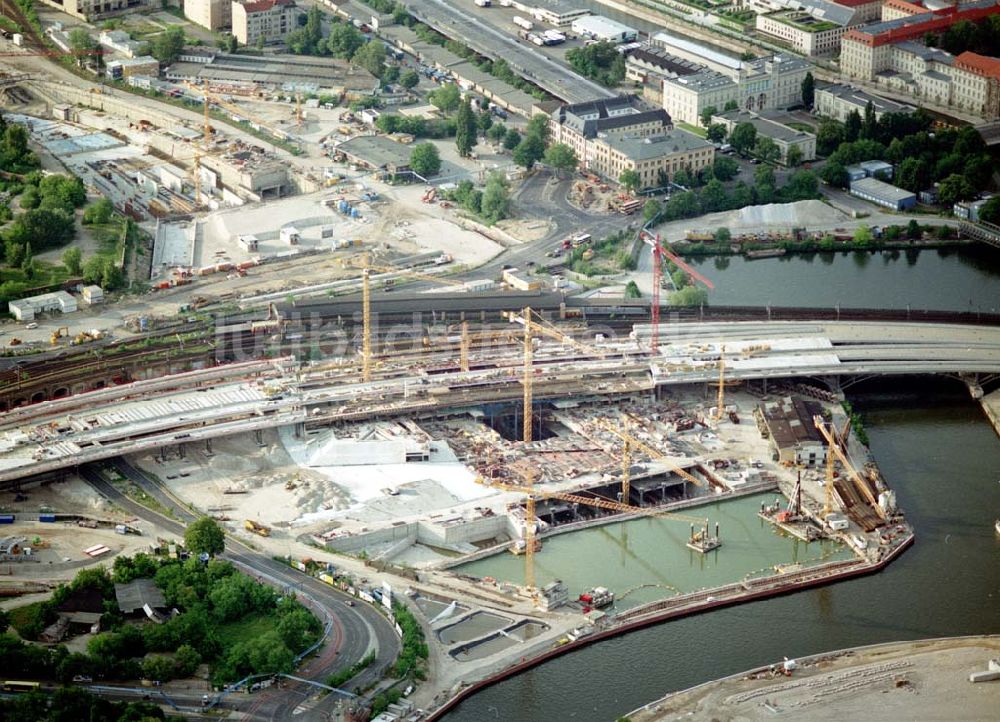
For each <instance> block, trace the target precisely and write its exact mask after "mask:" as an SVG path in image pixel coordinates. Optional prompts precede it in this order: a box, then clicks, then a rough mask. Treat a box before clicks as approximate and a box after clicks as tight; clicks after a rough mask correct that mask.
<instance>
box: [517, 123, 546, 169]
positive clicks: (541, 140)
mask: <svg viewBox="0 0 1000 722" xmlns="http://www.w3.org/2000/svg"><path fill="white" fill-rule="evenodd" d="M548 139H549V119H548V116H546V115H536V116H535V117H533V118H532V119H531V120H529V121H528V127H527V128H526V129H525V131H524V136H523V137H522V138H521V140H520V141H519V142H518V144H517V146H515V147H514V151H513V158H514V163H516V164H517V165H519V166H521V167H522V168H524V169H525V170H531V169H532V168H533V167H534V165H535V163H537V162H539V161H540V160H542V159H543V158H544V157H545V147H546V145H548Z"/></svg>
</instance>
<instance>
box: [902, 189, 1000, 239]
mask: <svg viewBox="0 0 1000 722" xmlns="http://www.w3.org/2000/svg"><path fill="white" fill-rule="evenodd" d="M998 198H1000V196H998ZM986 205H989V204H988V203H987V204H986ZM982 215H983V209H980V210H979V216H980V218H981V217H982ZM906 237H907V238H909V239H910V240H911V241H919V240H920V239H921V238H923V232H922V231H921V230H920V223H919V222H918V221H916V220H915V219H911V220H910V222H909V223H907V224H906Z"/></svg>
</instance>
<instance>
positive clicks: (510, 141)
mask: <svg viewBox="0 0 1000 722" xmlns="http://www.w3.org/2000/svg"><path fill="white" fill-rule="evenodd" d="M520 143H521V134H520V133H518V132H517V130H515V129H514V128H510V129H509V130H508V131H507V135H505V136H504V139H503V147H504V148H506V149H507V150H514V149H515V148H517V146H518V145H520Z"/></svg>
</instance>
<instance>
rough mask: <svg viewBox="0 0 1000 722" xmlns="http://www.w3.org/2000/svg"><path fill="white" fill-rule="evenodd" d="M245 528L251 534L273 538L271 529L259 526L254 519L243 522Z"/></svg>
mask: <svg viewBox="0 0 1000 722" xmlns="http://www.w3.org/2000/svg"><path fill="white" fill-rule="evenodd" d="M243 528H244V529H246V530H247V531H248V532H250V533H251V534H256V535H257V536H271V527H267V526H264V525H263V524H258V523H257V522H255V521H254V520H253V519H247V520H246V521H245V522H243Z"/></svg>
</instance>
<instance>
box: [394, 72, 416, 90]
mask: <svg viewBox="0 0 1000 722" xmlns="http://www.w3.org/2000/svg"><path fill="white" fill-rule="evenodd" d="M399 84H400V85H402V86H403V87H404V88H406V89H407V90H413V89H414V88H415V87H417V86H418V85H419V84H420V76H419V75H417V73H416V71H414V70H407V71H406V72H404V73H403V74H402V75H400V76H399Z"/></svg>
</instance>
